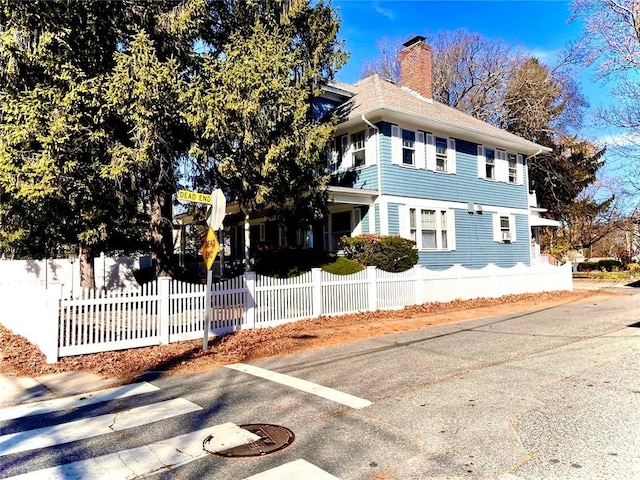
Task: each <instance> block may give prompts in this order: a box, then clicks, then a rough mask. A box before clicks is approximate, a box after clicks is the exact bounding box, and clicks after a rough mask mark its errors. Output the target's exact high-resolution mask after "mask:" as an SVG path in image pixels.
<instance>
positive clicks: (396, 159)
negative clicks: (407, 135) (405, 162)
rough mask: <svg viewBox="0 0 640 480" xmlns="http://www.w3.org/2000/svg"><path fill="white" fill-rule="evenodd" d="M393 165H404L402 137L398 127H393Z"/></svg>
mask: <svg viewBox="0 0 640 480" xmlns="http://www.w3.org/2000/svg"><path fill="white" fill-rule="evenodd" d="M391 163H395V164H396V165H402V136H401V132H400V127H399V126H398V125H391Z"/></svg>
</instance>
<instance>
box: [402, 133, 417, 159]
mask: <svg viewBox="0 0 640 480" xmlns="http://www.w3.org/2000/svg"><path fill="white" fill-rule="evenodd" d="M415 162H416V132H414V131H413V130H404V129H403V130H402V164H403V165H415Z"/></svg>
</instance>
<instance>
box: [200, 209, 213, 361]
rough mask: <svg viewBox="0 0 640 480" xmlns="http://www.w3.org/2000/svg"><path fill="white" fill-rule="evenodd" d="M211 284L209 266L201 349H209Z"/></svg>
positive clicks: (211, 217)
mask: <svg viewBox="0 0 640 480" xmlns="http://www.w3.org/2000/svg"><path fill="white" fill-rule="evenodd" d="M215 207H216V206H215V204H214V205H211V214H210V215H209V228H211V225H213V222H214V220H215V218H214V217H215V214H216V208H215ZM212 284H213V271H212V270H211V268H209V269H208V270H207V287H206V290H205V297H204V328H203V330H204V332H203V334H202V335H203V337H202V350H203V351H205V352H206V351H207V350H208V349H209V328H211V286H212Z"/></svg>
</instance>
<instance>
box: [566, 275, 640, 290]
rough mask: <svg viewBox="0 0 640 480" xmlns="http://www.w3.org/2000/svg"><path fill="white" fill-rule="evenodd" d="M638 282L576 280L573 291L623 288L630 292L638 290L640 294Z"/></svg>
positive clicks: (623, 280) (627, 280)
mask: <svg viewBox="0 0 640 480" xmlns="http://www.w3.org/2000/svg"><path fill="white" fill-rule="evenodd" d="M637 282H638V280H630V279H618V280H616V279H602V280H595V279H591V278H574V279H573V289H574V290H604V289H607V288H623V289H625V290H629V291H630V292H633V291H635V290H638V292H640V288H638V287H639V286H638V285H637Z"/></svg>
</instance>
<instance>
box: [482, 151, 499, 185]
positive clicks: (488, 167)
mask: <svg viewBox="0 0 640 480" xmlns="http://www.w3.org/2000/svg"><path fill="white" fill-rule="evenodd" d="M484 158H485V160H484V161H485V177H486V178H489V179H491V180H495V178H496V152H495V150H493V149H491V148H485V149H484Z"/></svg>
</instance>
